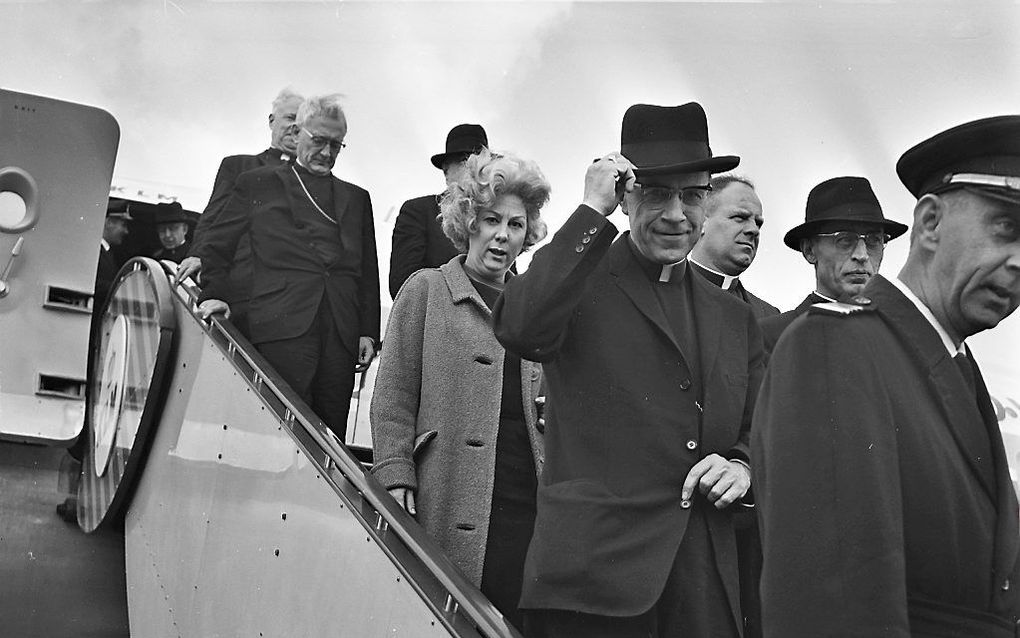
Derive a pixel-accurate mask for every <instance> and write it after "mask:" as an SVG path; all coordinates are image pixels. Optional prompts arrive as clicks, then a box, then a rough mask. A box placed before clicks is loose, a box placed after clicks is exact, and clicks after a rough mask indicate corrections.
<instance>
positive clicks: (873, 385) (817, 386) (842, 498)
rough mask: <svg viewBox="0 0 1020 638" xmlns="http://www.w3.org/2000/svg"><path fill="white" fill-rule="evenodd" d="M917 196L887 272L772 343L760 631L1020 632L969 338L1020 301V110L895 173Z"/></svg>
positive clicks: (984, 401) (1004, 501) (964, 131)
mask: <svg viewBox="0 0 1020 638" xmlns="http://www.w3.org/2000/svg"><path fill="white" fill-rule="evenodd" d="M896 168H897V172H898V173H899V176H900V179H901V180H902V181H903V183H904V184H905V185H906V187H907V189H908V190H910V192H911V193H912V194H913V195H914V196H915V197H917V203H916V204H915V206H914V215H913V226H912V228H911V233H910V251H909V254H908V256H907V260H906V263H905V264H904V266H903V269H902V270H901V271H900V273H899V276H898V277H896V278H891V279H886V278H885V277H883V276H882V275H876V276H874V277H872V278H871V281H870V282H869V283H868V284H867V286H865V288H864V290H863V291H862V293H861V296H860V297H858V298H857V299H856V300H855V302H854V304H833V305H826V304H821V305H816V306H813V307H812V308H811V309H810V310H809V311H808V312H807V313H806V315H805V316H804V317H802V318H801V319H798V320H797V321H795V322H794V323H793V324H792V325H790V327H789V328H788V329H787V330H786V333H785V334H784V336H783V338H782V339H781V340H780V341H779V343H778V344H777V345H776V349H775V351H774V352H773V354H772V359H771V362H770V364H769V370H768V373H767V374H766V377H765V381H764V384H763V385H762V389H761V396H760V398H759V401H758V405H757V408H756V410H755V415H754V416H755V426H754V432H753V435H752V439H753V440H752V451H753V452H752V456H753V463H752V467H753V468H754V474H755V492H756V496H757V499H758V507H759V518H760V521H761V525H762V538H763V544H764V553H765V563H764V568H763V573H762V585H761V597H762V613H763V621H764V626H765V635H766V636H769V637H773V636H774V637H779V636H782V637H786V636H860V637H862V638H863V637H865V636H867V637H869V638H870V637H873V636H890V637H896V638H906V637H908V636H913V637H926V638H934V637H943V636H953V637H954V638H977V637H979V636H980V637H981V638H999V637H1001V638H1006V637H1007V636H1009V637H1015V636H1017V635H1020V626H1018V621H1020V562H1018V557H1020V532H1018V520H1017V517H1018V513H1017V501H1016V494H1015V493H1014V490H1013V486H1012V484H1011V483H1010V478H1009V474H1008V469H1007V465H1006V458H1005V453H1004V451H1003V443H1002V436H1001V434H1000V432H999V429H998V426H997V421H996V416H995V411H994V409H993V407H992V403H991V400H990V398H989V395H988V391H987V389H986V388H985V384H984V382H983V381H982V379H981V373H980V371H979V369H978V367H977V364H976V363H975V362H974V360H973V357H972V356H971V353H970V351H969V349H968V348H967V346H966V345H965V343H964V340H965V339H966V338H967V337H969V336H970V335H973V334H975V333H977V332H980V331H982V330H987V329H989V328H992V327H994V326H995V325H996V324H998V323H999V321H1001V320H1002V319H1003V318H1005V317H1006V316H1008V315H1009V314H1010V313H1012V312H1013V311H1014V310H1015V309H1016V307H1017V305H1018V304H1020V116H1007V117H996V118H990V119H984V120H978V121H975V122H970V123H968V124H964V125H961V126H958V127H955V128H952V129H949V130H948V131H944V132H942V133H939V134H938V135H935V136H934V137H932V138H930V139H928V140H925V141H924V142H921V143H920V144H918V145H917V146H915V147H913V148H911V149H910V150H908V151H907V152H906V153H905V154H904V155H903V157H901V158H900V161H899V163H898V164H897V167H896Z"/></svg>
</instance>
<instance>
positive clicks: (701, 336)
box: [691, 277, 731, 386]
mask: <svg viewBox="0 0 1020 638" xmlns="http://www.w3.org/2000/svg"><path fill="white" fill-rule="evenodd" d="M691 287H692V289H693V293H694V294H693V299H694V327H695V330H696V334H697V335H698V355H699V356H700V358H701V369H702V373H701V382H702V385H703V386H707V384H708V379H709V375H710V374H712V371H713V370H714V369H715V362H716V361H717V360H718V359H719V355H720V349H721V348H722V346H723V344H721V343H720V339H721V337H722V325H723V321H722V316H721V313H722V308H721V307H720V302H719V297H718V295H719V294H724V295H729V294H731V293H729V292H726V291H723V290H722V289H721V288H718V287H716V286H715V285H714V284H712V283H711V282H709V281H708V280H706V279H703V278H701V277H694V278H693V279H691Z"/></svg>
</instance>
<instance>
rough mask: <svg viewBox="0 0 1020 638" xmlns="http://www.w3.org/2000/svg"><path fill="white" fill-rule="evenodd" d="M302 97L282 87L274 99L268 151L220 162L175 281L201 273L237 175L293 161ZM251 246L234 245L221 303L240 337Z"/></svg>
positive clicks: (248, 290)
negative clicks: (208, 238) (210, 233)
mask: <svg viewBox="0 0 1020 638" xmlns="http://www.w3.org/2000/svg"><path fill="white" fill-rule="evenodd" d="M303 100H304V98H303V97H302V96H301V95H300V94H298V93H296V92H294V90H292V89H290V88H284V89H283V90H281V91H280V93H279V94H278V95H277V96H276V99H274V100H273V105H272V110H271V111H270V113H269V134H270V137H269V148H267V149H266V150H264V151H262V152H261V153H258V154H256V155H230V156H228V157H224V158H223V161H222V162H220V168H219V170H218V171H216V179H215V180H214V181H213V190H212V195H210V196H209V203H208V204H207V205H206V207H205V210H204V211H202V215H201V216H200V217H199V219H198V225H197V226H196V227H195V239H194V242H193V244H192V246H191V252H190V254H189V255H188V257H187V258H185V259H184V261H182V262H180V266H179V267H178V268H177V281H180V280H182V279H185V278H187V277H196V278H197V277H198V276H199V273H200V272H201V270H202V252H203V243H204V240H205V233H206V231H207V230H208V228H209V227H210V226H212V224H213V223H214V222H215V221H216V218H217V217H218V215H219V212H220V210H221V209H222V208H223V206H224V205H225V204H226V203H227V200H229V199H230V194H231V192H232V191H233V189H234V182H236V181H237V176H238V175H240V174H241V173H244V172H245V171H250V170H252V169H255V168H261V167H263V166H278V165H280V164H283V163H286V162H290V161H293V160H294V154H295V152H296V150H297V134H298V130H297V125H296V124H295V123H294V121H295V119H296V118H297V110H298V107H299V106H301V102H302V101H303ZM251 278H252V265H251V245H250V244H249V242H248V239H247V238H242V239H241V241H240V242H239V243H238V245H237V253H236V254H235V255H234V261H233V266H232V267H231V271H230V281H231V285H230V289H229V290H227V291H225V292H224V296H225V297H226V298H225V299H224V301H226V302H227V303H228V304H230V321H231V322H232V323H233V324H234V325H235V326H237V328H238V330H240V331H241V334H244V335H245V336H247V335H248V302H249V299H250V298H251Z"/></svg>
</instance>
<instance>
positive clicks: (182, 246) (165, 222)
mask: <svg viewBox="0 0 1020 638" xmlns="http://www.w3.org/2000/svg"><path fill="white" fill-rule="evenodd" d="M190 225H191V219H190V218H189V217H188V216H187V215H185V214H184V207H183V206H181V204H180V202H170V203H160V204H156V235H157V236H158V237H159V243H160V244H162V245H163V247H162V248H161V249H159V250H157V251H156V252H155V254H153V256H152V257H153V258H154V259H160V260H162V259H167V260H170V261H172V262H175V263H180V262H181V261H182V260H183V259H184V258H185V257H187V256H188V251H189V250H190V249H191V242H190V241H189V239H188V226H190Z"/></svg>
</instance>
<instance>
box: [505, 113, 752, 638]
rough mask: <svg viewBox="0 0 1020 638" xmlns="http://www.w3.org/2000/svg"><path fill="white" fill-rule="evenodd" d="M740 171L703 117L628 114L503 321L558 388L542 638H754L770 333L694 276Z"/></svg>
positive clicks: (535, 588) (548, 437) (539, 578)
mask: <svg viewBox="0 0 1020 638" xmlns="http://www.w3.org/2000/svg"><path fill="white" fill-rule="evenodd" d="M738 162H739V158H737V157H734V156H721V157H720V156H713V155H712V151H711V149H710V147H709V144H708V124H707V120H706V116H705V112H704V110H703V109H702V108H701V106H700V105H699V104H697V103H695V102H691V103H688V104H684V105H681V106H675V107H665V106H653V105H648V104H637V105H634V106H632V107H630V108H629V109H628V110H627V112H626V114H625V115H624V117H623V131H622V135H621V147H620V152H619V153H609V154H607V155H605V156H604V157H602V158H600V159H599V160H598V161H596V162H595V163H593V164H592V165H590V166H589V168H588V171H587V174H586V176H585V197H584V200H583V203H582V204H581V206H579V207H578V208H577V210H576V211H574V213H573V215H572V216H571V217H570V219H568V220H567V222H566V224H564V225H563V226H562V227H561V228H560V230H559V231H558V232H557V233H556V235H555V236H554V237H553V239H552V241H551V242H550V243H549V244H548V245H547V246H545V247H543V248H542V249H540V250H539V251H538V252H537V253H536V254H535V257H534V259H533V260H532V262H531V264H530V266H529V268H528V270H527V272H525V273H524V274H522V275H519V276H517V277H513V278H511V279H510V280H509V281H508V282H507V283H506V288H505V289H504V291H503V296H502V297H501V299H500V301H498V302H497V303H496V305H495V307H494V309H493V321H494V329H495V333H496V337H497V338H498V339H499V340H500V341H501V342H502V343H503V344H504V345H505V346H506V347H507V348H508V349H510V350H512V351H514V352H516V353H517V354H519V355H520V356H522V357H524V358H526V359H529V360H533V361H539V362H541V363H542V364H543V367H544V370H545V373H546V379H547V382H548V395H547V397H548V403H547V407H546V420H547V426H546V429H545V449H546V456H545V466H544V469H543V472H542V477H541V479H540V484H539V487H538V493H537V499H536V500H537V506H536V518H535V532H534V536H533V537H532V540H531V544H530V546H529V549H528V555H527V560H526V561H525V565H524V587H523V595H522V598H521V607H522V608H523V609H524V610H525V619H524V624H525V632H524V633H525V635H526V636H528V637H529V638H537V637H543V638H551V637H572V636H587V637H593V638H595V637H610V636H611V637H614V638H624V637H629V636H645V637H652V638H658V637H662V638H665V637H666V636H713V637H734V638H735V637H737V636H741V635H743V633H742V631H743V614H742V611H741V605H740V592H739V582H738V571H737V549H736V539H735V530H734V521H733V518H734V517H733V514H734V512H735V511H741V510H742V509H743V508H745V507H747V506H749V505H750V504H751V503H750V499H749V498H748V497H749V494H748V491H749V489H750V485H751V483H750V470H749V468H748V463H747V462H748V451H749V449H748V437H749V431H750V416H751V411H752V408H753V406H754V399H755V394H756V392H757V388H758V384H759V380H760V378H761V374H762V365H763V353H762V345H761V336H760V333H759V331H758V328H757V324H756V322H755V319H754V315H753V313H752V311H751V307H750V306H748V305H747V304H746V303H744V302H743V301H741V300H740V299H738V298H736V297H735V296H733V295H732V294H730V293H728V292H726V291H723V290H721V289H720V288H719V287H718V286H716V285H715V284H713V283H711V282H709V281H708V280H707V279H705V278H704V277H701V276H700V275H696V274H692V273H691V272H690V270H691V269H690V268H689V266H688V261H687V256H688V254H689V253H690V251H691V248H692V247H693V246H694V244H695V242H697V241H698V238H699V237H700V235H701V225H702V222H703V220H704V215H705V211H704V206H705V200H706V198H707V195H708V191H709V188H710V186H709V183H710V182H709V178H710V176H711V174H712V173H719V172H723V171H727V170H730V169H732V168H734V167H735V166H736V165H737V163H738ZM618 206H621V207H622V209H623V213H624V215H626V216H627V219H628V221H629V226H630V232H628V233H624V234H622V235H620V236H618V230H617V228H616V226H615V225H614V224H613V223H612V222H610V221H609V217H610V215H611V214H612V213H613V212H614V211H615V210H616V208H617V207H618ZM614 240H615V241H614Z"/></svg>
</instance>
